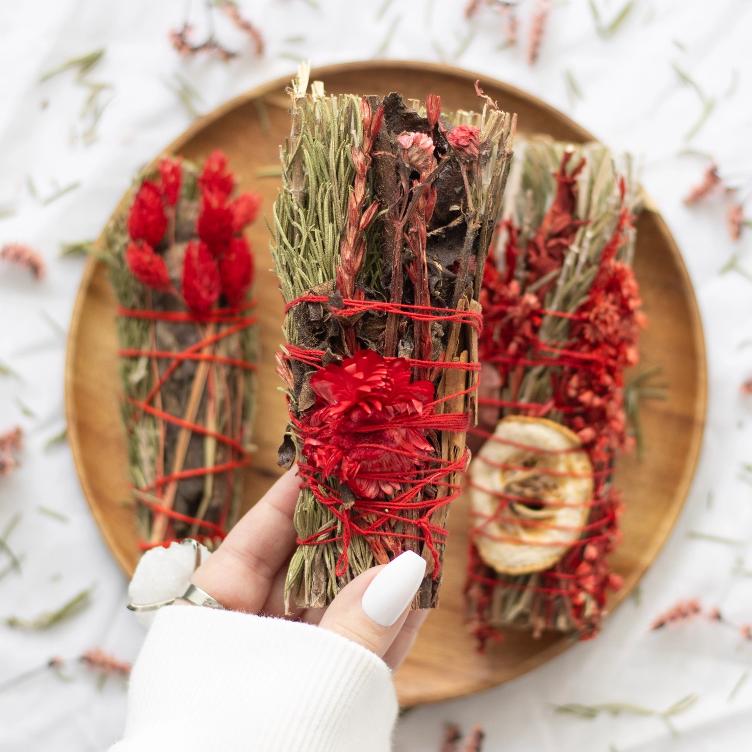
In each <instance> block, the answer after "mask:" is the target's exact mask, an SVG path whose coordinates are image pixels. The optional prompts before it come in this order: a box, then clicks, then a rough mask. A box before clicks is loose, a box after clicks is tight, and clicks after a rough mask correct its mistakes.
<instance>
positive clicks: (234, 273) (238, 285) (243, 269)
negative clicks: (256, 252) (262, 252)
mask: <svg viewBox="0 0 752 752" xmlns="http://www.w3.org/2000/svg"><path fill="white" fill-rule="evenodd" d="M219 276H220V277H221V279H222V292H223V294H224V296H225V298H226V299H227V303H228V305H230V306H237V305H240V303H242V302H243V300H244V299H245V296H246V295H247V294H248V289H249V288H250V286H251V283H252V282H253V255H252V254H251V248H250V246H249V245H248V241H247V240H246V239H245V238H233V239H232V240H231V241H230V246H229V248H228V249H227V251H225V253H223V254H222V256H220V259H219Z"/></svg>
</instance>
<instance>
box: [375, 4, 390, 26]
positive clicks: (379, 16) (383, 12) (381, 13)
mask: <svg viewBox="0 0 752 752" xmlns="http://www.w3.org/2000/svg"><path fill="white" fill-rule="evenodd" d="M393 2H394V0H384V2H383V3H381V6H380V7H379V9H378V10H377V11H376V20H377V21H380V20H381V19H382V18H383V17H384V16H385V15H386V12H387V11H388V10H389V8H390V7H391V5H392V3H393Z"/></svg>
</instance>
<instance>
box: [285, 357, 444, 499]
mask: <svg viewBox="0 0 752 752" xmlns="http://www.w3.org/2000/svg"><path fill="white" fill-rule="evenodd" d="M311 389H312V390H313V392H314V394H315V395H316V402H315V404H314V406H313V408H311V410H310V411H309V412H308V413H307V414H306V415H304V416H303V418H302V419H301V422H300V426H299V429H300V432H301V435H302V437H303V450H302V454H303V457H304V458H305V460H306V462H308V463H309V464H310V465H312V466H313V467H314V468H316V470H317V471H318V473H319V474H320V475H321V476H322V477H324V478H326V477H334V478H336V479H337V480H338V481H340V482H341V483H344V484H346V485H347V486H348V487H349V488H350V490H351V491H352V492H353V493H354V494H355V495H356V497H359V498H367V499H375V498H379V497H386V498H389V497H391V496H392V495H394V494H396V493H397V492H399V490H400V488H401V486H402V483H403V482H405V480H404V478H405V475H406V474H407V475H409V474H410V473H414V472H415V471H417V470H419V469H420V468H421V467H422V466H424V465H425V462H426V455H431V454H433V453H434V449H433V446H432V445H431V444H430V442H429V441H427V439H426V438H425V436H424V435H423V432H422V431H421V430H420V429H419V428H418V427H417V425H418V423H419V419H420V418H421V416H425V415H430V414H431V412H432V410H433V408H432V406H431V405H430V403H431V402H432V401H433V398H434V388H433V384H432V383H431V382H430V381H412V382H411V381H410V364H409V362H408V361H407V360H404V359H402V358H395V359H393V360H387V359H386V358H384V357H383V356H381V355H379V354H378V353H376V352H374V351H372V350H360V351H358V352H356V353H355V355H353V356H352V357H351V358H347V359H345V360H343V361H342V363H341V364H337V363H330V364H329V365H327V366H325V367H324V368H322V369H321V370H320V371H318V372H317V373H316V374H314V375H313V376H312V377H311Z"/></svg>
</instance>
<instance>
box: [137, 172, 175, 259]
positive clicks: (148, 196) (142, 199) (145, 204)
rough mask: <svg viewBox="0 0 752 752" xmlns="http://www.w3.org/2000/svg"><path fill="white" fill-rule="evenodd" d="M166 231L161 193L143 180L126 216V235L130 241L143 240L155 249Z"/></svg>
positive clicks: (150, 183)
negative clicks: (129, 237)
mask: <svg viewBox="0 0 752 752" xmlns="http://www.w3.org/2000/svg"><path fill="white" fill-rule="evenodd" d="M166 229H167V215H166V214H165V210H164V204H163V203H162V191H161V190H160V189H159V187H158V186H157V185H156V184H155V183H153V182H152V181H151V180H144V182H143V183H142V184H141V186H140V188H139V189H138V191H137V193H136V197H135V198H134V199H133V204H132V206H131V210H130V213H129V214H128V234H129V235H130V236H131V239H132V240H145V241H146V242H147V243H148V244H149V245H150V246H152V247H155V248H156V246H158V245H159V243H160V242H161V241H162V238H163V237H164V234H165V230H166Z"/></svg>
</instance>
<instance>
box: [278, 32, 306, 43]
mask: <svg viewBox="0 0 752 752" xmlns="http://www.w3.org/2000/svg"><path fill="white" fill-rule="evenodd" d="M305 40H306V38H305V37H304V36H303V35H302V34H293V35H292V36H289V37H284V38H283V39H282V41H283V42H284V43H285V44H303V42H305Z"/></svg>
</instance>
